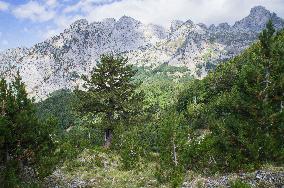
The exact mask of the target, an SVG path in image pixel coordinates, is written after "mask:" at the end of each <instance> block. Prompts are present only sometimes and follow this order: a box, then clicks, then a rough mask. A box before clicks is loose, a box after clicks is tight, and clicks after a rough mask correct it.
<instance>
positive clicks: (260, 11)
mask: <svg viewBox="0 0 284 188" xmlns="http://www.w3.org/2000/svg"><path fill="white" fill-rule="evenodd" d="M270 14H271V13H270V11H269V10H267V9H266V8H265V7H263V6H255V7H253V8H252V9H251V10H250V15H249V16H251V17H263V16H268V17H270Z"/></svg>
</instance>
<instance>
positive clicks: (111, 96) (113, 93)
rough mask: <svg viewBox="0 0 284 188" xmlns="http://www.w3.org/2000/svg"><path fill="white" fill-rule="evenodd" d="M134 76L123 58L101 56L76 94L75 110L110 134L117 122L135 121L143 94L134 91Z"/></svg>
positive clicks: (132, 70)
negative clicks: (77, 100) (78, 101)
mask: <svg viewBox="0 0 284 188" xmlns="http://www.w3.org/2000/svg"><path fill="white" fill-rule="evenodd" d="M135 73H136V71H135V70H134V69H133V67H132V66H131V65H128V64H127V59H124V58H122V57H113V56H111V55H103V56H102V57H101V60H100V62H98V63H97V65H96V67H95V68H94V69H93V71H92V73H91V77H90V78H87V77H84V80H85V84H84V88H85V90H86V91H82V90H77V91H76V94H77V96H78V98H79V99H80V103H79V111H80V112H82V113H83V114H84V115H87V114H91V115H93V116H95V118H96V120H97V121H100V125H101V126H102V128H103V129H105V130H106V131H107V130H110V131H111V132H113V130H114V129H115V128H116V126H117V125H118V124H119V122H121V121H124V122H126V124H127V122H133V121H135V117H136V116H137V115H138V116H139V114H140V112H141V109H142V107H141V105H142V102H143V94H142V93H141V92H136V89H137V87H138V84H137V83H135V82H134V81H133V76H134V75H135Z"/></svg>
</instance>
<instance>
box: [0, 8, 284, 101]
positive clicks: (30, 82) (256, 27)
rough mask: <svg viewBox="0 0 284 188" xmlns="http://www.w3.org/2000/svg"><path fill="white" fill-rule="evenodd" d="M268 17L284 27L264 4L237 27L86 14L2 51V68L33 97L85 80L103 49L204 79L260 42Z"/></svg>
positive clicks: (135, 62) (130, 58) (131, 59)
mask: <svg viewBox="0 0 284 188" xmlns="http://www.w3.org/2000/svg"><path fill="white" fill-rule="evenodd" d="M269 19H272V21H273V23H274V25H275V26H276V28H277V29H281V28H283V27H284V21H283V19H281V18H279V17H277V15H276V14H275V13H271V12H269V11H268V10H266V9H265V8H264V7H261V6H257V7H254V8H252V9H251V12H250V15H249V16H247V17H246V18H244V19H242V20H240V21H237V22H236V23H235V24H234V25H233V26H230V25H229V24H227V23H222V24H219V25H218V26H215V25H211V26H210V27H207V26H206V25H204V24H202V23H200V24H194V23H193V22H192V21H191V20H188V21H186V22H182V21H173V22H172V24H171V27H170V28H169V29H166V28H163V27H161V26H158V25H154V24H149V25H145V24H143V23H141V22H140V21H137V20H135V19H133V18H131V17H127V16H123V17H122V18H120V19H119V20H115V19H113V18H108V19H104V20H103V21H101V22H94V23H88V21H87V20H85V19H82V20H78V21H76V22H75V23H73V24H72V25H71V26H70V27H69V28H67V29H66V30H65V31H64V32H63V33H61V34H59V35H57V36H54V37H52V38H50V39H48V40H46V41H44V42H42V43H39V44H36V45H35V46H33V47H32V48H30V49H26V48H16V49H10V50H7V51H5V52H2V53H0V73H1V76H5V77H8V78H9V77H12V76H13V75H14V74H15V72H16V71H17V70H19V72H20V74H21V76H22V77H23V81H24V82H25V83H26V85H27V89H28V92H29V94H30V96H33V97H36V99H44V98H45V97H46V96H48V95H49V94H50V93H51V92H53V91H55V90H58V89H67V88H68V89H73V88H74V87H76V86H78V85H81V83H82V80H81V79H80V76H81V75H82V74H89V72H90V70H91V69H92V67H94V66H95V64H96V62H97V60H98V59H99V57H100V55H102V54H104V53H113V54H120V55H123V56H127V57H128V58H129V61H130V63H132V64H134V65H136V66H149V67H155V66H158V65H161V64H164V63H167V64H170V65H173V66H186V67H188V68H189V70H190V71H191V73H192V75H194V76H196V77H200V78H202V77H204V76H205V75H206V74H207V72H208V70H210V69H211V68H212V67H214V66H216V65H217V64H218V63H220V62H222V61H225V60H227V59H229V58H231V57H234V56H236V55H238V54H239V53H240V52H241V51H243V50H244V49H245V48H246V47H248V46H249V45H250V44H251V43H253V42H254V41H256V40H257V36H258V34H259V33H260V32H261V30H262V29H263V28H264V27H265V24H266V23H267V21H268V20H269Z"/></svg>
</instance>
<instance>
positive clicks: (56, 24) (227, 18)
mask: <svg viewBox="0 0 284 188" xmlns="http://www.w3.org/2000/svg"><path fill="white" fill-rule="evenodd" d="M256 5H263V6H265V7H266V8H267V9H268V10H270V11H273V12H275V13H277V14H278V15H279V16H280V17H284V0H0V50H5V49H8V48H14V47H21V46H26V47H30V46H32V45H34V44H35V43H37V42H41V41H43V40H45V39H47V38H49V37H51V36H54V35H56V34H59V33H60V32H62V31H63V30H64V29H65V28H67V27H68V26H69V25H70V24H71V23H72V22H74V21H76V20H78V19H81V18H86V19H87V20H88V21H89V22H93V21H100V20H102V19H104V18H108V17H113V18H116V19H119V18H120V17H121V16H123V15H127V16H131V17H133V18H135V19H138V20H140V21H142V22H143V23H155V24H160V25H163V26H166V27H167V26H169V24H170V22H171V21H172V20H176V19H180V20H188V19H191V20H193V21H194V22H196V23H199V22H203V23H205V24H207V25H209V24H218V23H221V22H229V23H230V24H233V23H234V22H235V21H236V20H239V19H241V18H243V17H244V16H246V15H248V14H249V11H250V9H251V8H252V7H253V6H256Z"/></svg>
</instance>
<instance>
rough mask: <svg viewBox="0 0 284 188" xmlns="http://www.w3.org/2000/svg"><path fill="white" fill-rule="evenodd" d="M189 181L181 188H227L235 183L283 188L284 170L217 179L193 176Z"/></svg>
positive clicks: (267, 170)
mask: <svg viewBox="0 0 284 188" xmlns="http://www.w3.org/2000/svg"><path fill="white" fill-rule="evenodd" d="M189 179H190V180H186V181H185V182H184V183H183V185H182V187H183V188H195V187H204V188H205V187H206V188H217V187H224V188H225V187H228V188H229V187H231V186H232V184H233V183H234V182H236V181H239V182H243V183H246V184H247V185H249V186H251V187H263V188H265V187H267V188H282V187H284V170H283V168H278V169H276V170H269V169H263V170H258V171H255V172H252V173H239V174H228V175H223V176H217V177H202V176H195V177H193V178H189Z"/></svg>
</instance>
